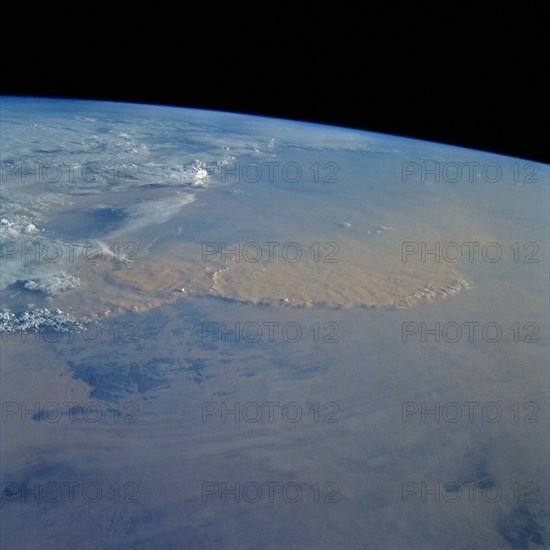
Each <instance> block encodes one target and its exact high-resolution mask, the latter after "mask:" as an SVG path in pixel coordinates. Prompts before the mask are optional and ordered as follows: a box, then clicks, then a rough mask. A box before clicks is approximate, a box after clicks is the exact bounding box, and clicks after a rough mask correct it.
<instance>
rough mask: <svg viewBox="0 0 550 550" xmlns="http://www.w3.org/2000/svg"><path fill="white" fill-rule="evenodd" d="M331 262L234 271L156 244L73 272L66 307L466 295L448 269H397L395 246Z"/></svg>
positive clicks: (364, 249)
mask: <svg viewBox="0 0 550 550" xmlns="http://www.w3.org/2000/svg"><path fill="white" fill-rule="evenodd" d="M228 248H230V246H229V245H228ZM337 260H338V261H337V262H335V263H325V262H323V261H322V258H320V261H317V262H315V261H314V260H313V258H312V257H310V258H302V259H300V260H299V261H297V262H295V263H292V262H290V261H287V260H284V259H283V258H281V257H275V258H274V259H273V261H271V262H269V261H267V258H266V261H260V262H257V263H252V262H249V261H243V259H242V258H241V261H239V262H238V263H237V262H235V261H234V259H230V258H228V259H227V260H226V261H224V262H222V261H221V260H220V259H219V257H218V258H217V259H210V261H208V262H203V261H202V249H201V244H199V243H171V244H163V245H162V246H159V247H158V249H157V250H156V251H151V252H150V253H149V254H147V255H145V256H144V257H143V258H140V260H139V261H138V262H135V263H130V264H121V263H115V262H113V261H110V260H107V259H105V260H102V261H101V262H98V263H96V264H94V265H90V264H87V265H83V266H81V270H80V271H81V272H80V273H78V276H79V277H80V278H81V280H83V281H86V285H85V286H83V287H81V288H79V289H78V290H76V291H73V292H74V294H73V296H72V298H71V302H72V304H73V307H74V305H78V308H79V309H80V310H81V311H86V312H88V314H89V315H99V316H102V315H103V314H105V313H106V312H107V311H109V312H113V313H114V312H123V311H145V310H148V309H150V308H152V307H157V306H160V305H162V304H164V303H168V302H174V301H176V300H185V299H186V298H187V297H189V296H214V297H219V298H224V299H228V300H234V301H238V302H244V303H250V304H268V305H287V306H295V307H312V306H319V305H323V306H328V307H338V308H354V307H367V308H394V307H399V308H401V307H410V306H414V305H415V304H417V303H419V302H421V301H430V300H433V299H437V298H440V297H445V296H447V295H450V294H454V293H456V292H459V291H460V290H462V289H464V288H468V283H467V282H466V281H465V280H464V277H463V276H462V275H461V273H460V272H459V271H458V270H457V269H456V267H455V264H451V263H448V262H441V263H434V262H424V263H422V262H420V261H419V259H409V260H408V261H407V262H406V263H404V262H403V261H402V259H401V242H400V241H397V240H396V239H391V240H388V239H386V240H385V241H380V242H378V243H374V245H373V244H370V245H369V246H367V245H366V244H365V243H362V242H358V241H354V240H349V239H348V240H345V241H343V242H342V244H341V245H340V247H339V250H338V254H337ZM76 294H78V296H76ZM97 297H99V298H97ZM75 300H76V301H77V302H80V303H78V304H75Z"/></svg>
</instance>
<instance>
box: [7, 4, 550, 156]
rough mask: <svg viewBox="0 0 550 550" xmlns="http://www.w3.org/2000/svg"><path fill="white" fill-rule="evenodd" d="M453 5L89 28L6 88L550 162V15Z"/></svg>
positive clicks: (165, 18) (32, 62)
mask: <svg viewBox="0 0 550 550" xmlns="http://www.w3.org/2000/svg"><path fill="white" fill-rule="evenodd" d="M448 8H449V9H450V15H449V14H447V13H444V12H438V13H435V14H433V13H428V8H426V7H422V8H420V7H418V6H413V5H409V7H408V8H406V9H407V10H408V13H404V12H403V10H404V8H403V7H402V6H401V7H396V6H393V5H390V6H389V7H387V8H378V11H377V12H376V13H370V12H369V13H363V12H358V11H353V10H352V9H350V10H348V11H347V12H346V13H344V14H333V13H325V14H322V16H321V17H320V18H319V17H318V16H319V14H318V13H317V12H318V7H315V10H316V11H315V14H313V13H312V15H311V18H309V19H307V18H306V19H307V20H306V21H303V20H297V18H296V17H295V15H294V14H288V13H277V14H270V15H269V16H266V15H265V14H264V15H263V16H261V15H259V14H256V17H257V18H256V19H255V20H253V21H251V20H247V21H242V22H240V23H238V24H236V23H235V22H234V20H233V19H228V20H226V19H225V14H219V15H218V17H216V18H215V20H213V19H212V18H211V17H210V18H208V19H200V18H199V19H196V17H197V16H195V15H193V16H192V17H191V15H189V17H190V19H191V20H192V21H191V22H188V21H187V20H181V19H179V20H178V19H177V17H176V15H175V14H173V13H169V12H167V13H164V14H162V21H159V20H158V19H156V18H155V15H154V14H152V13H145V14H144V15H143V17H144V19H145V20H146V21H145V22H144V23H143V25H145V27H144V28H146V30H142V27H138V26H137V25H136V24H135V23H130V22H129V21H128V22H126V23H125V24H124V25H122V26H119V27H117V26H116V25H115V24H114V23H113V24H111V23H109V21H107V22H105V21H104V20H103V21H102V22H101V23H100V24H99V23H98V24H97V25H96V26H95V27H94V23H93V22H92V23H89V22H88V26H87V27H86V28H84V27H80V26H77V28H75V29H74V30H71V31H70V32H66V33H65V32H49V33H47V35H46V37H45V39H44V40H42V41H40V42H38V41H35V42H36V46H35V48H34V49H32V50H31V52H32V53H31V54H30V55H29V56H27V57H23V58H22V59H20V60H19V61H18V62H15V63H12V66H10V67H5V68H4V69H3V78H2V79H1V80H0V93H1V94H15V95H18V94H23V95H32V96H53V97H80V98H89V99H106V100H117V101H129V102H144V103H156V104H166V105H180V106H187V107H200V108H205V109H218V110H225V111H236V112H242V113H250V114H258V115H267V116H275V117H281V118H290V119H299V120H305V121H313V122H320V123H326V124H334V125H342V126H349V127H353V128H362V129H366V130H372V131H377V132H383V133H390V134H397V135H403V136H409V137H416V138H420V139H426V140H432V141H438V142H443V143H449V144H456V145H461V146H465V147H469V148H474V149H482V150H486V151H493V152H499V153H503V154H506V155H511V156H516V157H520V158H526V159H531V160H535V161H543V162H550V151H549V147H548V145H547V144H548V139H547V137H546V135H545V134H546V132H547V129H548V127H549V122H550V120H549V111H550V110H549V108H548V99H547V96H548V95H549V94H548V89H547V85H546V84H545V72H547V71H548V67H547V61H546V59H545V55H546V54H545V52H546V49H547V39H546V37H547V36H548V35H549V28H548V23H546V22H545V21H546V16H545V15H544V10H543V9H542V8H539V7H534V8H529V10H530V11H529V12H528V13H527V14H525V13H519V12H517V13H516V12H514V13H511V14H510V15H509V16H508V17H507V18H504V20H502V19H500V18H497V15H498V14H489V16H485V17H482V16H481V15H480V14H479V13H478V12H477V11H470V12H468V11H467V9H466V8H464V6H462V5H461V4H454V3H450V4H449V6H448ZM227 9H229V10H230V8H227ZM422 10H423V11H422ZM207 11H208V8H207ZM499 11H503V10H499ZM413 12H414V13H413ZM103 15H105V14H103ZM90 17H93V16H90ZM172 19H173V20H174V21H172ZM92 21H93V19H92ZM193 21H194V23H193ZM90 25H91V26H92V30H93V32H92V33H90V32H88V33H86V30H87V29H90ZM60 28H61V27H60ZM190 28H195V31H194V32H193V33H192V34H190V33H189V32H188V31H189V29H190ZM197 28H198V29H199V30H198V31H197V30H196V29H197ZM30 34H31V35H32V33H30ZM6 62H7V63H10V62H11V59H10V58H9V56H8V59H7V60H6Z"/></svg>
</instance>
